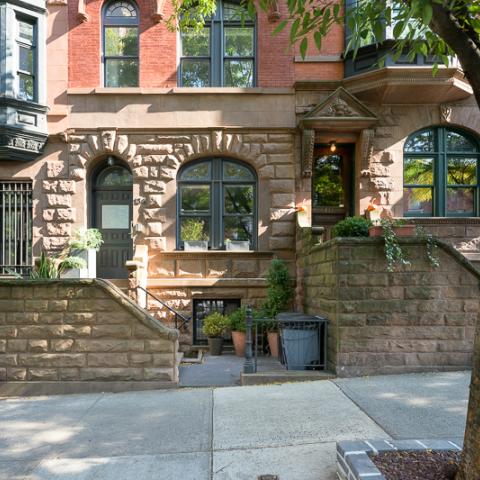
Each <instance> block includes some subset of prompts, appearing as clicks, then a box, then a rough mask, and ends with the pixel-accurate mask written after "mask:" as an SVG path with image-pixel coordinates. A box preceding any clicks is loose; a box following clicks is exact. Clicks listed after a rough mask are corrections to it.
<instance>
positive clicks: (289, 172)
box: [275, 165, 295, 179]
mask: <svg viewBox="0 0 480 480" xmlns="http://www.w3.org/2000/svg"><path fill="white" fill-rule="evenodd" d="M275 178H290V179H291V178H295V168H294V166H293V165H276V166H275Z"/></svg>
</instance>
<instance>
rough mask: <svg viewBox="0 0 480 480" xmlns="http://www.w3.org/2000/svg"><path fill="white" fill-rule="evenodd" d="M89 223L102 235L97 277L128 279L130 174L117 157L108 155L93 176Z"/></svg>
mask: <svg viewBox="0 0 480 480" xmlns="http://www.w3.org/2000/svg"><path fill="white" fill-rule="evenodd" d="M91 220H92V221H91V224H92V227H93V228H98V229H99V230H100V231H101V232H102V235H103V240H104V243H103V245H102V247H101V249H100V252H99V253H98V256H97V275H98V277H100V278H127V276H128V272H127V270H126V268H125V262H126V261H127V260H129V259H131V258H132V256H133V246H132V238H131V233H130V232H131V224H132V173H131V172H130V170H129V169H128V167H126V166H125V165H123V164H122V163H121V162H120V161H119V160H117V159H115V158H113V157H109V158H108V160H107V161H106V162H105V163H103V164H102V165H101V166H100V167H99V168H98V169H97V170H96V171H95V172H94V175H93V177H92V215H91Z"/></svg>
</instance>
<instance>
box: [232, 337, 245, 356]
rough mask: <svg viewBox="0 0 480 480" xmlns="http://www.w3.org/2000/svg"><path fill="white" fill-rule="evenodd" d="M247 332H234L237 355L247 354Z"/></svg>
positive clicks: (233, 338)
mask: <svg viewBox="0 0 480 480" xmlns="http://www.w3.org/2000/svg"><path fill="white" fill-rule="evenodd" d="M246 337H247V334H246V333H245V332H232V340H233V346H234V348H235V355H236V356H237V357H244V356H245V340H246Z"/></svg>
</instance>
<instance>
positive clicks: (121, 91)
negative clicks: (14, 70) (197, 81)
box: [67, 87, 295, 96]
mask: <svg viewBox="0 0 480 480" xmlns="http://www.w3.org/2000/svg"><path fill="white" fill-rule="evenodd" d="M232 94H233V95H239V94H240V95H294V94H295V90H294V89H293V88H274V87H270V88H264V87H251V88H238V87H204V88H193V87H173V88H142V87H132V88H101V87H100V88H69V89H67V95H120V96H124V95H232Z"/></svg>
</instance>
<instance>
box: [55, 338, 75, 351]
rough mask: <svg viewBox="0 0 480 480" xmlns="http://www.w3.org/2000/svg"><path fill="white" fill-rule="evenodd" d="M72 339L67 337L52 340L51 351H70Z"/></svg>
mask: <svg viewBox="0 0 480 480" xmlns="http://www.w3.org/2000/svg"><path fill="white" fill-rule="evenodd" d="M73 343H74V341H73V340H72V339H71V338H69V339H65V340H63V339H62V340H52V341H51V345H52V351H53V352H70V351H71V350H72V347H73Z"/></svg>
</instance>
